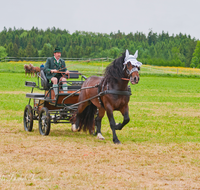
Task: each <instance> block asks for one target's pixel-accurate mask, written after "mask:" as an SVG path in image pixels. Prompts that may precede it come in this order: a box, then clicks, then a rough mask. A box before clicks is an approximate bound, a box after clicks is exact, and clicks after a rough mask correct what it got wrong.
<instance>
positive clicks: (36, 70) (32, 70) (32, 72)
mask: <svg viewBox="0 0 200 190" xmlns="http://www.w3.org/2000/svg"><path fill="white" fill-rule="evenodd" d="M29 67H30V68H31V74H32V75H33V76H35V73H36V76H37V73H40V68H39V67H34V66H33V64H31V63H29Z"/></svg>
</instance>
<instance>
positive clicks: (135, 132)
mask: <svg viewBox="0 0 200 190" xmlns="http://www.w3.org/2000/svg"><path fill="white" fill-rule="evenodd" d="M0 81H1V83H0V112H1V114H0V120H1V123H4V122H9V123H13V127H14V126H15V123H18V124H21V130H22V131H23V123H22V121H23V110H24V108H25V106H26V105H27V104H28V99H27V98H26V97H25V94H26V93H30V92H31V88H29V87H25V81H35V82H36V81H37V78H36V77H35V78H34V77H32V78H31V77H25V75H24V73H11V72H10V73H6V72H3V73H0ZM130 86H131V90H132V96H131V98H130V103H129V113H130V122H129V123H128V124H127V125H126V126H125V127H124V128H123V130H121V131H117V134H118V137H119V139H120V140H121V142H122V143H131V142H146V141H149V142H159V143H169V142H199V141H200V138H199V137H200V122H199V121H200V112H199V109H200V80H199V79H195V78H174V77H157V76H150V77H149V76H141V78H140V81H139V84H137V85H130ZM37 92H38V90H37ZM41 93H43V92H42V91H41ZM115 118H116V122H121V121H122V119H123V118H122V116H121V114H120V113H119V112H115ZM3 121H4V122H3ZM34 123H35V124H34V131H35V132H36V131H37V132H36V134H37V135H39V132H38V127H37V121H34ZM1 127H4V126H3V125H2V124H1ZM70 127H71V126H70V125H69V124H66V125H63V124H62V125H55V124H52V128H51V132H50V135H51V134H54V129H55V130H56V131H58V130H59V129H60V130H61V131H62V130H64V129H66V130H69V129H70ZM102 133H103V135H104V136H105V138H106V139H107V140H109V141H112V133H111V130H110V127H109V124H108V119H107V116H106V115H105V117H104V119H103V123H102ZM77 135H78V134H77ZM87 136H88V134H85V135H83V136H82V137H83V138H86V137H87Z"/></svg>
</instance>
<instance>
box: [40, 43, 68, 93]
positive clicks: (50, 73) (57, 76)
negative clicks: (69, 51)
mask: <svg viewBox="0 0 200 190" xmlns="http://www.w3.org/2000/svg"><path fill="white" fill-rule="evenodd" d="M53 53H54V56H53V57H50V58H47V61H46V63H45V66H44V72H45V74H46V77H47V79H48V80H50V81H51V82H52V83H53V90H54V92H55V96H56V95H58V81H59V82H60V81H62V88H63V91H64V92H67V81H66V78H65V77H63V76H62V74H61V73H57V72H64V73H65V74H67V75H68V76H69V71H68V70H67V68H66V65H65V61H64V60H63V59H61V58H60V57H61V49H60V48H59V47H56V48H55V50H54V52H53Z"/></svg>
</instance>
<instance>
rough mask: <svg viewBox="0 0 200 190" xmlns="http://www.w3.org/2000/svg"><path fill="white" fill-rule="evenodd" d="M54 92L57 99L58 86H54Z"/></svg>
mask: <svg viewBox="0 0 200 190" xmlns="http://www.w3.org/2000/svg"><path fill="white" fill-rule="evenodd" d="M53 91H54V93H55V97H56V96H57V95H58V85H57V84H53ZM53 99H54V98H53Z"/></svg>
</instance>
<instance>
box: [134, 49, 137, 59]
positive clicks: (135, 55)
mask: <svg viewBox="0 0 200 190" xmlns="http://www.w3.org/2000/svg"><path fill="white" fill-rule="evenodd" d="M134 57H135V59H137V57H138V50H136V52H135V54H134Z"/></svg>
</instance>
